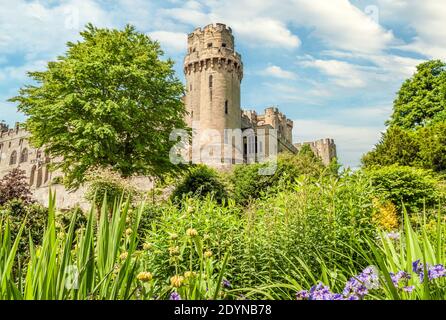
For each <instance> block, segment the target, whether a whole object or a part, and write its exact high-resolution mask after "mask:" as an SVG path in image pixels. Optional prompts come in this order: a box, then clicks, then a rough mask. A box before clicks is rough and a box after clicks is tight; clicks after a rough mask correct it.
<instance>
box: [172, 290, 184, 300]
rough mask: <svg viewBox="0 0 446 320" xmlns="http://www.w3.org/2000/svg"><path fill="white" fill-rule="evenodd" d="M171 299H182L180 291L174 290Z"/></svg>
mask: <svg viewBox="0 0 446 320" xmlns="http://www.w3.org/2000/svg"><path fill="white" fill-rule="evenodd" d="M169 300H181V296H180V294H179V293H178V292H172V293H171V294H170V298H169Z"/></svg>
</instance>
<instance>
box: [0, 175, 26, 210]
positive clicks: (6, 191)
mask: <svg viewBox="0 0 446 320" xmlns="http://www.w3.org/2000/svg"><path fill="white" fill-rule="evenodd" d="M31 195H32V194H31V190H30V189H29V184H28V182H27V179H26V175H25V171H23V170H20V169H18V168H14V169H12V170H11V171H9V172H8V173H7V174H6V175H5V176H4V177H3V178H2V179H1V180H0V206H1V205H3V204H5V203H6V202H8V201H11V200H15V199H18V200H22V201H23V202H25V203H27V204H29V203H32V202H33V200H32V198H31Z"/></svg>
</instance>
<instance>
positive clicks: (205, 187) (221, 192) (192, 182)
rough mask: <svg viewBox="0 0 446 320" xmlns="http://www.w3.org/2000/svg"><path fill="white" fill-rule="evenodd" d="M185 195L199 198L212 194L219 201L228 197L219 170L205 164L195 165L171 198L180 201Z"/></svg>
mask: <svg viewBox="0 0 446 320" xmlns="http://www.w3.org/2000/svg"><path fill="white" fill-rule="evenodd" d="M184 195H190V196H196V197H199V198H204V197H206V196H207V195H212V196H213V198H214V199H215V200H216V201H217V202H218V203H221V202H222V201H223V199H225V198H227V192H226V188H225V186H224V184H223V182H222V181H221V179H220V177H219V175H218V173H217V171H215V170H214V169H212V168H210V167H208V166H205V165H196V166H193V167H192V168H191V169H190V171H189V172H188V173H187V174H186V175H185V176H184V177H183V179H182V180H181V181H180V183H179V184H178V185H177V186H176V188H175V190H174V191H173V193H172V195H171V198H172V200H173V201H175V202H179V201H181V200H182V198H183V196H184Z"/></svg>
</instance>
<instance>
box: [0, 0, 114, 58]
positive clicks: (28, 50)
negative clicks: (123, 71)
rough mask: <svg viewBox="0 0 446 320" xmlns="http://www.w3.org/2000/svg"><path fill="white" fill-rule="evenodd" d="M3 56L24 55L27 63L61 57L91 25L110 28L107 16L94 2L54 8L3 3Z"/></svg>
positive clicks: (0, 46)
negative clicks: (87, 25)
mask: <svg viewBox="0 0 446 320" xmlns="http://www.w3.org/2000/svg"><path fill="white" fill-rule="evenodd" d="M0 7H1V8H2V9H1V10H0V21H1V22H0V25H1V28H0V39H1V41H0V52H2V53H3V54H12V53H14V54H17V53H23V54H25V56H26V57H27V58H28V59H30V60H31V59H36V57H37V56H40V57H43V56H45V57H46V58H47V57H48V56H51V57H52V56H53V55H54V54H58V53H62V50H63V48H64V47H65V43H66V41H68V40H74V39H76V38H77V37H78V33H79V31H80V30H81V29H83V27H84V25H85V24H86V23H88V22H93V23H94V24H96V25H98V26H103V25H110V24H111V22H110V20H109V19H108V17H107V14H106V12H105V11H104V10H103V9H102V8H101V7H100V6H99V5H98V4H97V3H96V2H95V1H93V0H68V1H64V2H63V3H60V4H58V5H54V6H49V5H48V6H46V5H45V3H44V2H41V1H30V2H28V1H24V0H18V1H15V2H14V5H11V4H10V3H9V1H7V0H0Z"/></svg>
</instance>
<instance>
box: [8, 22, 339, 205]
mask: <svg viewBox="0 0 446 320" xmlns="http://www.w3.org/2000/svg"><path fill="white" fill-rule="evenodd" d="M184 74H185V78H186V94H185V96H184V103H185V106H186V109H187V111H188V115H187V116H186V119H185V120H186V122H187V124H188V125H189V126H190V127H192V128H193V131H194V134H197V135H196V136H194V137H198V138H199V141H198V143H197V145H198V147H199V149H200V153H201V150H202V149H205V151H206V152H208V153H209V154H210V155H211V156H212V157H214V160H216V162H217V163H229V164H234V163H242V162H251V161H260V160H262V159H263V158H261V157H260V156H259V155H260V154H261V153H262V154H265V155H266V156H268V155H270V154H272V153H275V152H276V151H277V152H282V151H288V152H292V153H296V152H298V150H299V149H300V148H301V146H302V144H294V145H293V141H292V140H293V139H292V131H293V121H291V120H290V119H288V118H287V117H286V116H285V115H284V114H283V113H281V112H280V111H279V109H278V108H277V107H274V106H271V107H268V108H266V109H265V111H264V113H263V114H257V112H255V111H252V110H242V109H241V106H240V84H241V81H242V79H243V63H242V57H241V55H240V54H239V53H237V52H236V51H235V43H234V36H233V34H232V30H231V28H229V27H227V26H226V25H224V24H221V23H217V24H210V25H207V26H205V27H204V28H203V29H201V28H197V29H195V30H194V31H193V32H192V33H190V34H189V35H188V39H187V54H186V56H185V58H184ZM227 129H232V130H234V132H239V133H240V143H239V144H234V140H236V138H237V137H233V136H232V137H231V136H229V137H228V136H225V134H224V133H225V130H227ZM271 129H273V130H271ZM209 132H210V133H209ZM265 132H266V134H265V137H266V138H265V137H263V133H265ZM268 132H274V134H272V133H268ZM260 133H262V134H260ZM214 135H215V136H216V137H217V140H215V139H214V138H215V137H213V136H214ZM262 137H263V138H262ZM28 138H29V133H28V132H26V131H25V130H23V129H21V128H20V125H19V124H18V123H17V124H16V125H15V127H14V128H9V127H7V126H6V125H4V124H3V123H0V178H2V177H3V176H5V175H6V174H7V173H8V172H9V171H10V170H11V169H13V168H16V167H19V168H20V169H22V170H25V172H26V175H27V177H28V179H29V184H30V186H31V189H32V191H33V193H34V197H35V198H36V199H37V200H38V201H39V202H41V203H43V204H47V203H48V191H49V188H50V187H51V188H52V189H53V190H54V191H56V196H57V199H56V200H57V204H58V206H59V207H60V208H69V207H73V206H74V205H76V204H78V205H80V206H81V207H83V208H87V207H88V203H86V202H85V200H84V198H83V195H84V192H85V188H86V187H85V186H84V187H81V188H80V189H78V190H77V191H75V192H68V191H66V190H65V189H64V187H63V185H62V184H60V182H61V178H62V175H61V173H59V172H51V171H50V170H49V168H48V164H49V163H50V162H51V159H50V157H49V156H48V155H46V154H45V153H44V152H43V150H40V149H36V148H33V147H32V146H31V145H30V144H29V142H28ZM194 139H196V138H194ZM271 139H272V140H271ZM229 140H230V141H229ZM271 141H275V142H276V143H275V145H276V146H277V147H276V148H277V149H275V150H273V149H272V145H271V143H270V142H271ZM215 142H218V144H222V143H226V144H230V145H231V146H232V150H230V154H226V153H225V152H223V151H220V150H221V149H215V150H216V152H214V149H213V148H210V149H206V147H207V146H208V145H211V146H212V144H213V143H215ZM305 144H309V145H310V147H311V149H312V150H313V152H314V153H315V154H316V155H318V156H319V157H321V159H322V161H323V162H324V163H325V164H328V163H330V161H331V160H332V159H333V158H334V157H336V145H335V143H334V141H333V139H322V140H318V141H314V142H305ZM191 160H194V159H191ZM132 182H133V183H134V185H135V186H137V187H138V188H139V189H143V190H147V189H149V188H151V186H152V184H151V181H150V179H149V178H148V177H136V178H134V179H132Z"/></svg>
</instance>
